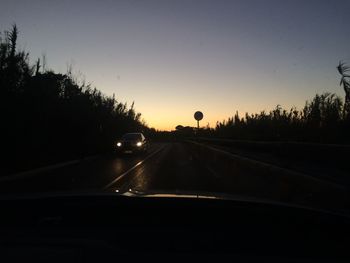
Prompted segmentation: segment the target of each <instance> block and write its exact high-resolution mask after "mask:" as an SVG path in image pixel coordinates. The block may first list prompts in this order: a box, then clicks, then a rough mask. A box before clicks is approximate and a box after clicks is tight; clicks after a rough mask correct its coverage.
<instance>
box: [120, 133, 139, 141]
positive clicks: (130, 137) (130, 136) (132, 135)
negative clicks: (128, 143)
mask: <svg viewBox="0 0 350 263" xmlns="http://www.w3.org/2000/svg"><path fill="white" fill-rule="evenodd" d="M122 138H123V140H134V141H135V140H141V139H142V138H141V134H139V133H128V134H125V135H123V137H122Z"/></svg>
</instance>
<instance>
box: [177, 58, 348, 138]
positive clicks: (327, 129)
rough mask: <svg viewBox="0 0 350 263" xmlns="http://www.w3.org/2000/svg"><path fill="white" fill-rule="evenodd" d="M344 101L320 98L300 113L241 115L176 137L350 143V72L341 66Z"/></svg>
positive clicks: (331, 96) (180, 130) (329, 96)
mask: <svg viewBox="0 0 350 263" xmlns="http://www.w3.org/2000/svg"><path fill="white" fill-rule="evenodd" d="M337 69H338V72H339V74H340V77H341V81H340V85H341V86H342V87H343V89H344V92H345V99H344V100H343V99H342V98H340V97H339V96H337V95H336V94H332V93H327V92H326V93H323V94H316V95H315V97H314V98H312V99H311V100H309V101H306V103H305V106H304V107H303V108H302V109H301V110H298V109H296V108H295V107H293V108H291V109H284V108H283V107H282V106H280V105H277V106H276V107H275V108H274V109H273V110H271V111H268V112H266V111H261V112H260V113H255V114H248V113H246V114H245V115H244V116H240V115H239V113H238V112H236V114H235V115H234V116H232V117H230V118H228V119H227V120H223V121H218V122H217V123H216V126H215V128H210V127H204V128H201V129H200V130H199V131H196V129H195V128H193V127H182V126H181V125H178V126H177V127H176V131H175V134H177V135H180V136H181V135H182V136H185V137H186V136H187V137H188V136H195V135H197V136H203V137H215V138H226V139H235V140H260V141H299V142H314V143H338V144H349V143H350V75H349V74H348V72H349V70H350V68H349V67H348V66H346V65H345V64H344V63H339V65H338V67H337Z"/></svg>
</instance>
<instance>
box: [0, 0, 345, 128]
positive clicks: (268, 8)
mask: <svg viewBox="0 0 350 263" xmlns="http://www.w3.org/2000/svg"><path fill="white" fill-rule="evenodd" d="M349 14H350V1H337V0H333V1H332V0H330V1H307V0H302V1H297V0H293V1H282V0H276V1H260V0H259V1H258V0H257V1H249V0H244V1H223V0H222V1H220V0H212V1H204V0H202V1H200V0H198V1H191V0H188V1H181V0H180V1H166V0H159V1H147V0H140V1H114V0H113V1H72V0H70V1H64V0H60V1H38V0H28V1H16V0H1V8H0V25H1V28H0V30H1V31H3V30H6V29H9V28H10V27H11V25H12V24H13V23H16V24H17V26H18V27H19V30H20V37H19V46H20V48H22V49H25V50H27V51H29V52H30V55H31V62H34V60H35V59H36V58H37V57H41V56H42V54H45V55H46V59H47V67H48V68H50V69H53V70H55V71H58V72H62V73H65V72H66V70H67V65H72V66H73V71H74V72H75V73H76V74H78V75H79V74H80V75H81V76H83V77H85V79H86V81H87V82H91V83H92V85H93V86H95V87H97V88H98V89H100V90H101V91H103V92H104V93H105V94H108V95H111V94H113V93H115V95H116V97H117V99H118V100H120V101H123V102H128V104H129V105H130V104H131V103H132V101H135V107H136V109H137V110H138V111H140V112H141V113H142V116H143V118H144V119H145V120H146V122H147V123H148V124H149V125H150V126H151V127H155V128H157V129H168V130H170V129H174V127H175V126H176V125H178V124H182V125H190V126H194V125H196V123H195V120H194V119H193V113H194V112H195V111H196V110H201V111H203V113H204V119H203V121H202V123H201V125H206V124H207V123H209V124H210V126H211V127H214V126H215V123H216V121H218V120H219V121H221V120H223V119H226V118H227V117H230V116H232V115H233V114H234V113H235V111H236V110H238V111H239V112H240V113H241V115H243V114H244V113H245V112H246V111H248V112H258V111H260V110H270V109H272V108H273V107H275V106H276V105H277V104H280V105H282V106H284V107H288V108H289V107H291V106H296V107H298V108H301V107H302V106H303V105H304V103H305V100H306V99H310V98H312V97H313V96H314V95H315V93H321V92H325V91H330V92H335V93H337V94H339V95H340V96H342V97H343V96H344V93H343V90H342V88H341V87H339V74H338V73H337V71H336V66H337V64H338V62H339V60H345V61H348V62H349V63H350V23H349V21H350V15H349Z"/></svg>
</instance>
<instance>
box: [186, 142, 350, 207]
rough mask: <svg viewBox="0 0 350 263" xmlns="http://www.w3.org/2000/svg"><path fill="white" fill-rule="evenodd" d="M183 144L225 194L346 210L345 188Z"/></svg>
mask: <svg viewBox="0 0 350 263" xmlns="http://www.w3.org/2000/svg"><path fill="white" fill-rule="evenodd" d="M186 143H187V144H188V145H189V147H190V149H191V151H192V153H193V155H194V157H195V158H197V159H198V160H201V161H202V162H203V165H205V166H206V167H207V168H208V169H210V170H211V171H213V173H216V175H217V179H218V180H220V183H221V184H222V185H227V190H228V191H234V192H235V193H242V194H249V195H253V196H254V195H257V196H258V197H263V198H272V199H274V200H276V199H277V200H279V201H283V202H292V203H298V204H310V203H312V204H313V205H321V206H327V207H332V208H335V207H337V208H341V209H344V208H345V207H346V208H348V207H349V204H348V200H349V199H348V198H349V193H348V189H347V188H346V187H345V186H342V185H339V184H336V183H333V182H329V181H327V180H323V179H319V178H315V177H313V176H309V175H307V174H304V173H299V172H295V171H291V170H288V169H284V168H281V167H278V166H275V165H272V164H267V163H264V162H261V161H256V160H252V159H249V158H246V157H242V156H239V155H235V154H232V153H229V152H226V151H224V150H221V149H217V148H215V147H213V146H210V145H205V144H202V143H199V142H196V141H191V140H187V141H186Z"/></svg>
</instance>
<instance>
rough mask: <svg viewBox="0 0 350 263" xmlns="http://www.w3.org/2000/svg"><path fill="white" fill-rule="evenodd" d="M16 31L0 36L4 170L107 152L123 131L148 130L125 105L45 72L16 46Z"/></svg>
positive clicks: (68, 75)
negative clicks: (5, 168) (5, 167)
mask: <svg viewBox="0 0 350 263" xmlns="http://www.w3.org/2000/svg"><path fill="white" fill-rule="evenodd" d="M17 39H18V29H17V26H16V25H14V26H13V27H12V28H11V30H9V31H4V32H2V33H1V34H0V92H1V111H2V120H1V122H2V125H1V127H2V128H1V129H2V130H3V131H4V133H3V134H4V136H3V145H4V146H3V148H2V149H3V152H4V153H5V156H6V166H7V167H8V171H9V172H10V170H12V169H15V170H20V169H21V168H28V167H30V166H37V165H41V164H42V163H47V162H50V161H51V160H52V161H58V160H63V159H70V158H76V157H80V156H86V155H89V154H94V153H97V152H101V151H106V150H109V149H110V148H111V147H112V146H113V144H114V140H115V139H116V138H118V137H119V136H121V135H122V134H123V133H125V132H129V131H143V132H147V131H148V128H147V126H146V125H145V123H144V122H143V121H142V120H141V114H140V113H137V112H136V111H135V109H134V104H132V105H131V106H130V107H128V106H127V104H126V103H122V102H119V101H117V100H116V98H115V96H114V95H113V96H106V95H104V94H103V93H102V92H101V91H99V90H97V89H96V88H93V87H91V85H89V84H85V83H84V82H83V83H79V81H77V80H76V78H75V77H74V76H73V74H72V73H71V71H68V72H67V73H66V74H61V73H56V72H54V71H53V70H47V69H45V68H44V67H43V66H44V65H43V63H42V62H41V61H40V59H38V60H37V61H36V62H35V63H34V64H33V65H32V64H30V62H29V53H28V52H26V51H23V50H18V48H17Z"/></svg>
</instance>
